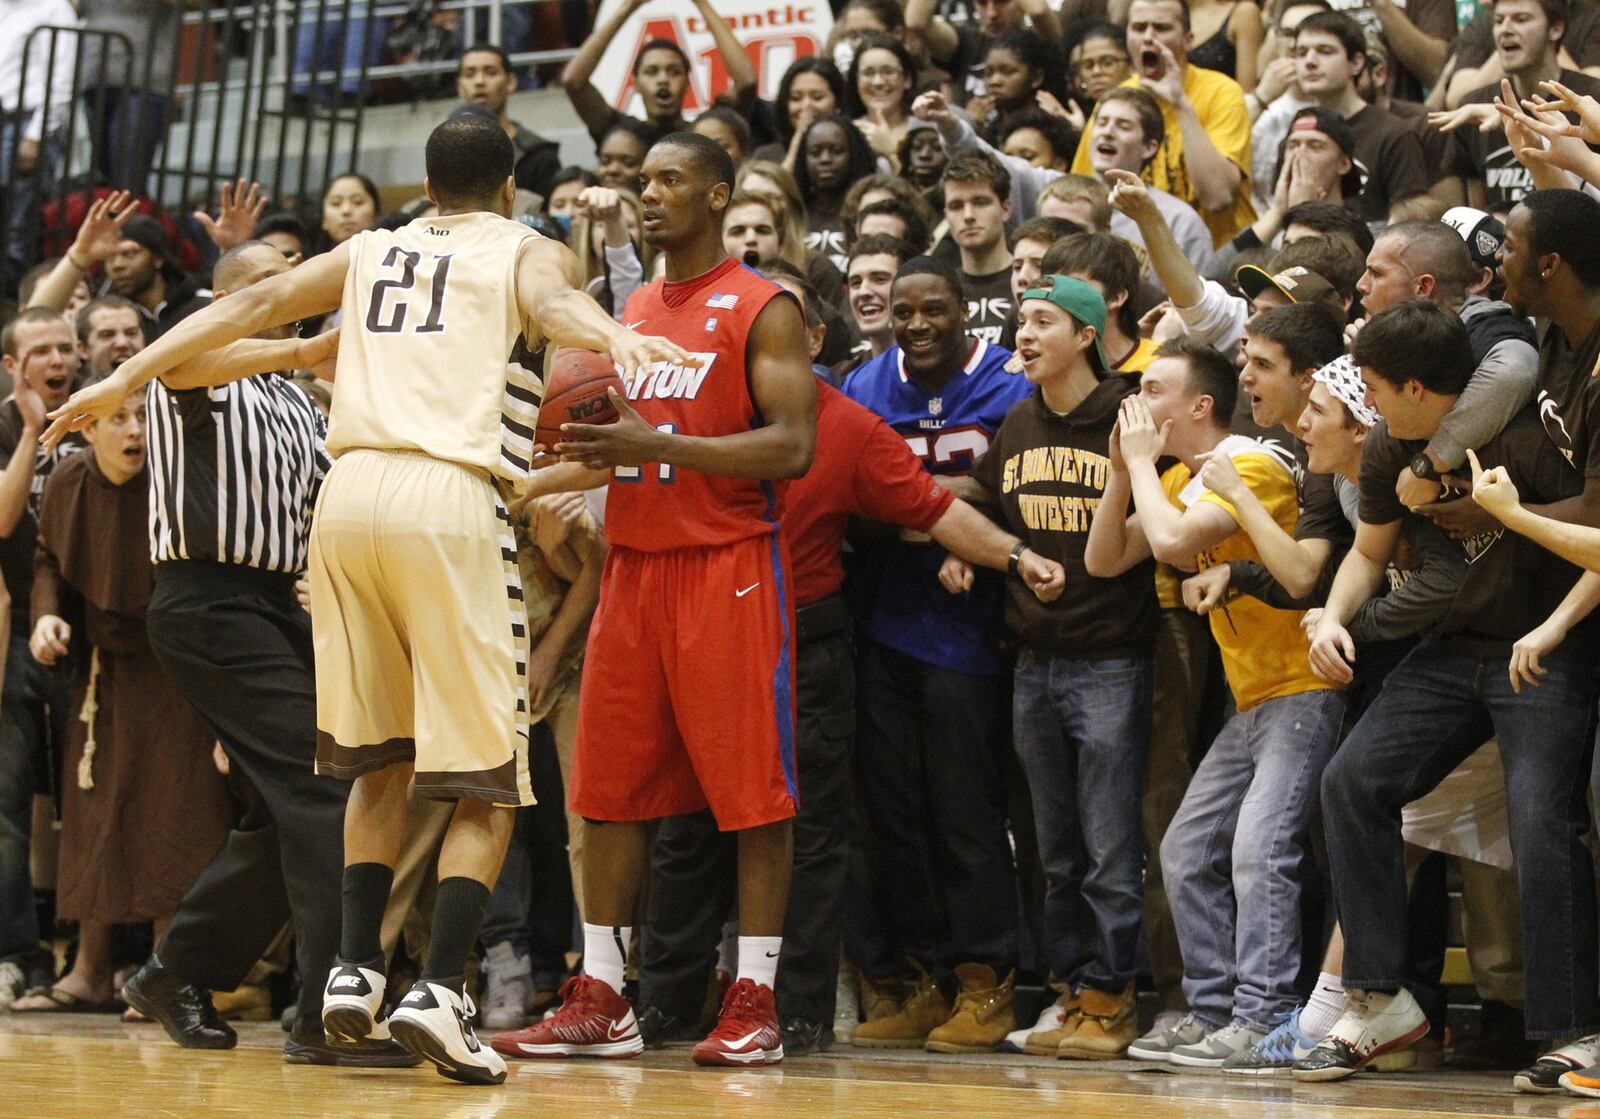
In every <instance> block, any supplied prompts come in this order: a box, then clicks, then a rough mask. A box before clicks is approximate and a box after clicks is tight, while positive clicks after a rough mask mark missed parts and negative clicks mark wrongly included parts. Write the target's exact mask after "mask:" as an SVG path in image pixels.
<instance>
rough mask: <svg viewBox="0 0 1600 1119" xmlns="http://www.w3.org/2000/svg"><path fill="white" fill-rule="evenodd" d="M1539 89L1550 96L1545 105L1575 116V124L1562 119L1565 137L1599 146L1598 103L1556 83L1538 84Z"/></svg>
mask: <svg viewBox="0 0 1600 1119" xmlns="http://www.w3.org/2000/svg"><path fill="white" fill-rule="evenodd" d="M1539 88H1540V89H1542V90H1544V91H1545V93H1547V94H1549V95H1550V100H1549V101H1548V102H1546V103H1547V104H1549V105H1551V106H1552V107H1554V108H1556V109H1559V110H1561V111H1562V112H1563V113H1575V114H1577V117H1578V123H1577V124H1573V123H1572V122H1571V121H1569V120H1565V119H1564V118H1563V124H1564V125H1565V127H1566V128H1567V129H1568V131H1567V132H1566V135H1568V136H1576V137H1577V138H1578V139H1580V140H1582V141H1583V142H1584V143H1586V144H1600V101H1596V100H1595V99H1594V98H1593V97H1590V96H1589V95H1588V94H1578V93H1574V92H1573V91H1572V90H1571V89H1569V88H1568V87H1566V86H1564V85H1562V84H1561V83H1560V82H1556V81H1550V82H1540V83H1539Z"/></svg>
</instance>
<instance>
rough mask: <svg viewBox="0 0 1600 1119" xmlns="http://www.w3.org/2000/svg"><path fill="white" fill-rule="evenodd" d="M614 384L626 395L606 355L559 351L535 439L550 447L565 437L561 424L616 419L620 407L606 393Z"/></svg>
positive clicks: (613, 365)
mask: <svg viewBox="0 0 1600 1119" xmlns="http://www.w3.org/2000/svg"><path fill="white" fill-rule="evenodd" d="M613 388H614V389H616V390H617V392H619V393H621V394H623V395H624V396H626V395H627V390H626V389H625V388H624V387H623V384H622V378H621V377H620V376H618V374H617V367H616V365H615V364H614V363H613V362H612V360H611V358H610V357H608V356H607V355H605V354H597V353H595V352H594V351H593V350H562V351H561V352H560V353H558V354H556V359H555V361H553V362H552V363H551V365H550V376H549V378H548V380H547V381H546V383H545V389H544V403H543V404H541V405H540V406H539V426H538V429H537V430H536V431H535V433H534V440H535V442H537V443H539V445H540V446H542V447H544V449H545V450H546V451H550V450H552V449H554V447H555V445H556V444H557V443H560V442H561V441H562V440H563V438H564V436H563V435H562V433H561V425H562V424H610V423H616V422H617V407H616V405H615V404H613V403H611V398H610V397H609V396H607V395H606V390H607V389H613Z"/></svg>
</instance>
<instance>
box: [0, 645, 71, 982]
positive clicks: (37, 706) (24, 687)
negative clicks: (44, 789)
mask: <svg viewBox="0 0 1600 1119" xmlns="http://www.w3.org/2000/svg"><path fill="white" fill-rule="evenodd" d="M69 703H70V701H69V697H68V694H67V680H66V674H65V673H63V672H61V671H59V670H57V669H51V668H46V667H45V666H44V665H42V664H40V663H39V662H38V661H36V660H34V659H33V654H31V653H29V652H28V637H27V634H26V632H24V633H21V634H17V633H15V632H14V633H13V634H12V635H11V642H10V645H9V648H8V649H7V652H6V673H5V686H4V698H3V699H0V958H9V957H15V956H20V955H24V954H28V953H32V952H35V951H37V950H38V947H39V918H38V914H37V913H36V911H35V910H34V906H33V879H32V877H31V875H30V873H29V868H28V841H29V836H30V833H31V831H32V827H33V794H34V790H35V787H36V784H37V781H36V776H37V774H38V773H39V771H40V767H41V766H42V765H43V763H44V760H45V759H46V758H48V757H49V756H50V743H51V740H52V738H53V737H56V736H60V737H59V740H61V741H64V740H65V731H66V726H65V724H66V718H67V708H68V706H69Z"/></svg>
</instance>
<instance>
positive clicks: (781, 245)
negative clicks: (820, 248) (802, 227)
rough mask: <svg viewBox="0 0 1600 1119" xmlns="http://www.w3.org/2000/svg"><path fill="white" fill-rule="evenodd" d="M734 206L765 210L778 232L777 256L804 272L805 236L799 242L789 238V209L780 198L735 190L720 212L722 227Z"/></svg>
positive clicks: (751, 191) (750, 191)
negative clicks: (724, 208)
mask: <svg viewBox="0 0 1600 1119" xmlns="http://www.w3.org/2000/svg"><path fill="white" fill-rule="evenodd" d="M735 206H761V207H763V208H765V209H766V211H767V212H768V213H769V214H771V215H772V224H773V225H774V226H776V227H777V230H778V256H779V257H780V258H782V259H783V260H787V261H788V262H789V263H790V264H792V265H794V266H795V267H796V268H798V269H800V271H801V272H802V273H804V272H805V270H806V239H805V235H804V234H801V236H800V238H799V240H795V239H794V238H792V237H791V236H790V231H789V225H790V223H789V207H788V205H787V204H786V203H785V202H784V200H783V198H782V196H780V195H776V194H767V193H766V192H765V191H759V190H736V191H734V192H733V197H732V198H730V199H728V208H727V209H726V210H724V211H722V215H723V218H724V225H726V218H727V216H728V215H729V214H731V213H733V209H734V207H735Z"/></svg>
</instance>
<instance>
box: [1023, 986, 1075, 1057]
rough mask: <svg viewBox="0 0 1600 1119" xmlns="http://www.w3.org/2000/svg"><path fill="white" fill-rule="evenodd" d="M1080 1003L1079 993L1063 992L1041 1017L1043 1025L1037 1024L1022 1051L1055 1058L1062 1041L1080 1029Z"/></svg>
mask: <svg viewBox="0 0 1600 1119" xmlns="http://www.w3.org/2000/svg"><path fill="white" fill-rule="evenodd" d="M1078 1001H1079V999H1078V994H1077V992H1075V991H1071V990H1068V991H1063V992H1062V993H1061V997H1060V998H1058V999H1056V1001H1055V1002H1054V1003H1052V1004H1051V1005H1050V1006H1049V1007H1047V1008H1046V1010H1045V1013H1044V1014H1041V1015H1040V1016H1039V1023H1041V1024H1036V1025H1035V1026H1034V1028H1033V1029H1032V1030H1031V1031H1030V1032H1029V1033H1028V1036H1027V1038H1026V1040H1024V1041H1023V1043H1022V1051H1023V1052H1024V1053H1032V1054H1033V1055H1034V1056H1036V1057H1054V1056H1055V1055H1056V1049H1057V1048H1059V1047H1060V1045H1061V1039H1062V1038H1064V1037H1066V1036H1067V1035H1068V1034H1070V1033H1072V1031H1073V1030H1075V1029H1077V1028H1078Z"/></svg>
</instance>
